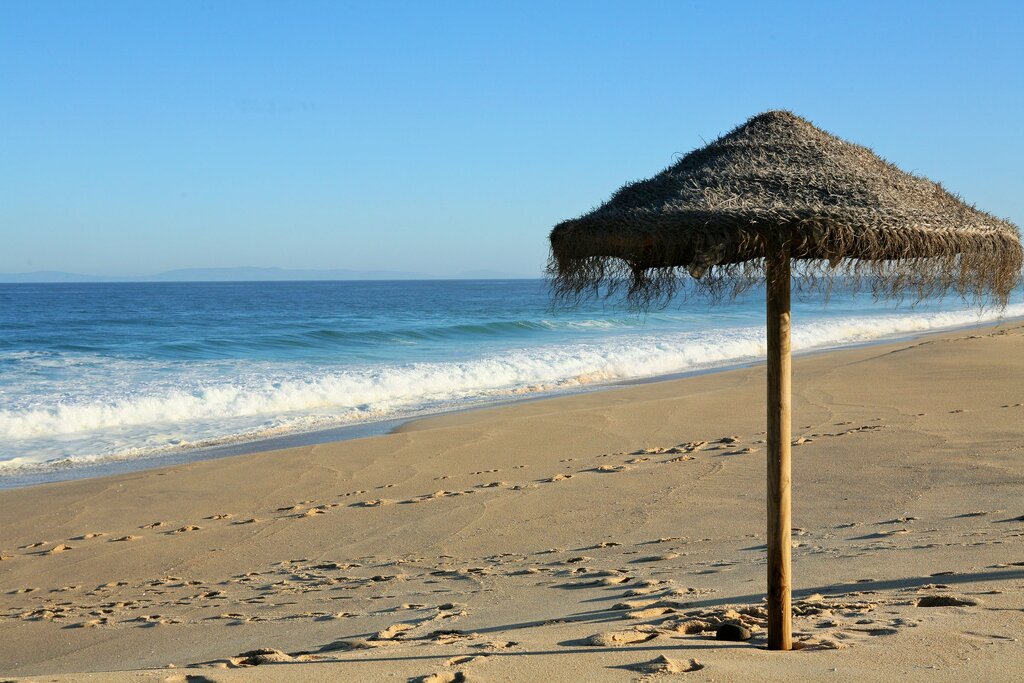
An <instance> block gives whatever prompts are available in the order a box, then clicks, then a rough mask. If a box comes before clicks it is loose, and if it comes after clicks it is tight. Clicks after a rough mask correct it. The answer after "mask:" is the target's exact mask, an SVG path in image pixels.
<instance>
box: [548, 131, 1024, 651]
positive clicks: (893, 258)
mask: <svg viewBox="0 0 1024 683" xmlns="http://www.w3.org/2000/svg"><path fill="white" fill-rule="evenodd" d="M1022 259H1024V253H1022V250H1021V244H1020V235H1019V233H1018V231H1017V229H1016V227H1015V226H1014V225H1013V224H1011V223H1009V222H1008V221H1004V220H1000V219H998V218H995V217H994V216H991V215H989V214H987V213H984V212H983V211H979V210H977V209H975V208H974V207H972V206H968V205H966V204H964V203H963V202H962V201H961V200H960V199H959V198H957V197H956V196H954V195H952V194H950V193H949V192H947V191H946V190H944V189H942V187H941V186H940V185H939V184H937V183H934V182H932V181H930V180H928V179H926V178H922V177H920V176H916V175H912V174H910V173H906V172H905V171H901V170H900V169H898V168H896V167H895V166H893V165H892V164H890V163H888V162H886V161H884V160H883V159H881V158H879V157H878V156H876V155H875V154H874V153H873V152H872V151H871V150H869V149H867V148H866V147H861V146H859V145H854V144H851V143H849V142H846V141H844V140H841V139H839V138H837V137H835V136H833V135H830V134H829V133H826V132H825V131H822V130H820V129H818V128H816V127H814V126H813V125H812V124H811V123H810V122H808V121H805V120H804V119H802V118H800V117H798V116H795V115H794V114H791V113H789V112H785V111H770V112H766V113H764V114H759V115H758V116H755V117H753V118H751V119H750V120H749V121H747V122H746V123H745V124H743V125H742V126H740V127H738V128H736V129H735V130H733V131H732V132H730V133H728V134H727V135H724V136H722V137H721V138H719V139H717V140H715V141H714V142H712V143H711V144H709V145H707V146H705V147H703V148H701V149H698V150H695V151H693V152H691V153H689V154H687V155H686V156H685V157H683V158H682V159H680V160H679V161H678V162H677V163H675V164H673V165H672V166H670V167H669V168H667V169H665V170H664V171H662V172H661V173H659V174H658V175H656V176H654V177H653V178H650V179H649V180H643V181H640V182H635V183H630V184H628V185H626V186H624V187H623V188H622V189H620V190H619V191H618V192H616V193H615V194H614V195H613V196H612V198H611V199H609V200H608V201H607V202H606V203H604V204H603V205H601V206H599V207H598V208H596V209H594V210H593V211H591V212H590V213H588V214H586V215H584V216H581V217H579V218H574V219H572V220H568V221H565V222H563V223H559V224H558V225H557V226H555V228H554V230H552V231H551V261H550V265H549V273H550V275H551V276H552V278H553V288H554V291H555V294H556V295H558V296H559V297H561V298H563V299H575V298H578V297H585V296H588V295H596V294H598V293H604V294H606V295H612V294H614V293H615V292H617V291H620V290H623V289H624V290H625V293H626V295H627V297H628V299H629V300H630V301H631V302H633V303H634V304H637V305H646V304H649V303H651V302H652V301H666V300H667V299H668V298H669V297H670V296H671V295H672V294H674V293H675V292H676V291H677V290H678V289H679V288H680V287H682V286H683V285H689V286H688V287H687V288H686V289H687V291H689V290H690V289H695V290H696V291H698V292H704V293H707V294H710V295H712V296H713V297H715V296H721V295H723V294H735V293H737V292H740V291H742V290H744V289H746V288H747V287H749V286H751V285H753V284H757V283H763V284H764V285H765V291H766V299H767V333H768V335H767V336H768V397H767V399H768V400H767V408H768V438H767V442H768V454H767V455H768V457H767V460H768V646H769V647H770V648H772V649H780V650H788V649H790V648H791V638H792V627H791V616H790V612H791V607H790V592H791V590H790V571H789V569H790V547H791V541H790V528H791V519H790V438H791V431H790V393H791V392H790V339H789V336H790V280H791V269H792V268H794V267H795V269H796V271H797V274H798V275H801V276H802V277H801V278H800V279H799V280H798V282H800V283H801V284H804V285H809V286H810V287H809V288H811V289H813V288H815V287H825V288H827V286H828V285H830V284H831V281H832V278H834V277H835V276H836V275H844V276H849V277H850V282H851V283H852V285H853V286H855V287H857V286H861V285H865V284H866V285H867V286H869V287H870V288H871V289H872V290H873V292H874V293H875V294H876V295H880V296H901V295H904V294H910V295H911V296H913V297H914V298H915V299H923V298H925V297H928V296H932V295H937V294H943V293H946V292H949V291H953V292H956V293H957V294H959V295H961V296H963V297H965V298H970V299H974V300H977V301H978V302H983V301H985V300H987V299H993V300H995V301H996V302H997V303H998V304H1000V305H1005V304H1006V301H1007V298H1008V297H1009V294H1010V290H1011V289H1013V287H1014V285H1015V284H1016V283H1017V281H1018V280H1019V278H1020V275H1021V263H1022Z"/></svg>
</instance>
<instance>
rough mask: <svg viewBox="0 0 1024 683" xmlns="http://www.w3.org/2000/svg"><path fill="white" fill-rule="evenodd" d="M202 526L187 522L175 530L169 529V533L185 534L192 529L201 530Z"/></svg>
mask: <svg viewBox="0 0 1024 683" xmlns="http://www.w3.org/2000/svg"><path fill="white" fill-rule="evenodd" d="M201 528H202V527H198V526H196V525H195V524H186V525H185V526H183V527H180V528H178V529H174V530H173V531H168V532H167V533H168V534H185V533H188V532H190V531H199V530H200V529H201Z"/></svg>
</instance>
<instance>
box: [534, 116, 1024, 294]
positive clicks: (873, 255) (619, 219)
mask: <svg viewBox="0 0 1024 683" xmlns="http://www.w3.org/2000/svg"><path fill="white" fill-rule="evenodd" d="M773 238H784V239H786V240H788V241H790V255H791V257H792V258H793V259H796V260H797V262H796V263H795V264H794V266H795V267H796V268H797V269H798V271H799V272H800V274H801V275H803V276H805V277H803V278H801V280H802V282H803V283H804V284H808V283H810V284H811V285H815V284H822V283H825V284H827V283H828V282H829V280H830V278H831V276H834V275H836V274H843V275H851V276H854V278H853V279H854V281H855V282H858V283H859V282H860V280H861V279H862V276H864V275H869V276H870V277H868V278H867V279H866V284H868V285H869V286H870V287H871V288H873V289H874V291H875V292H876V293H879V294H882V295H889V294H902V293H909V294H911V295H912V296H914V297H916V298H925V297H928V296H931V295H934V294H939V293H943V292H945V291H947V290H953V291H955V292H957V293H959V294H961V295H963V296H966V297H969V298H981V297H984V296H985V295H987V294H991V295H994V297H995V298H996V299H997V300H998V301H999V302H1001V303H1005V301H1006V298H1007V296H1008V294H1009V292H1010V290H1011V289H1012V287H1013V285H1014V283H1015V282H1016V281H1017V279H1018V277H1019V276H1020V269H1021V246H1020V237H1019V235H1018V232H1017V230H1016V228H1015V227H1014V226H1013V225H1012V224H1011V223H1009V222H1007V221H1004V220H1000V219H998V218H995V217H994V216H991V215H989V214H987V213H984V212H982V211H979V210H977V209H975V208H974V207H972V206H968V205H966V204H964V203H963V202H962V201H960V199H959V198H958V197H956V196H954V195H952V194H950V193H949V192H947V191H946V190H944V189H943V188H942V186H941V185H939V184H937V183H934V182H932V181H930V180H928V179H926V178H922V177H921V176H916V175H912V174H910V173H906V172H905V171H902V170H900V169H899V168H897V167H896V166H893V165H892V164H890V163H888V162H886V161H885V160H883V159H881V158H879V157H878V156H877V155H875V154H874V153H873V152H872V151H871V150H869V149H867V148H866V147H861V146H859V145H855V144H851V143H849V142H846V141H845V140H841V139H839V138H837V137H835V136H833V135H830V134H829V133H826V132H825V131H823V130H821V129H819V128H816V127H815V126H813V125H812V124H811V123H810V122H808V121H806V120H804V119H802V118H800V117H798V116H795V115H794V114H791V113H790V112H786V111H770V112H766V113H764V114H759V115H757V116H755V117H753V118H751V119H750V120H749V121H747V122H746V123H745V124H743V125H742V126H740V127H738V128H736V129H735V130H733V131H732V132H730V133H728V134H727V135H724V136H723V137H721V138H719V139H718V140H715V141H714V142H712V143H711V144H709V145H707V146H706V147H702V148H701V149H698V150H695V151H693V152H690V153H689V154H687V155H686V156H685V157H683V158H682V159H680V160H679V161H678V162H676V163H675V164H673V165H672V166H670V167H668V168H667V169H665V170H664V171H662V172H661V173H659V174H658V175H656V176H654V177H653V178H650V179H648V180H641V181H639V182H635V183H629V184H627V185H625V186H624V187H623V188H622V189H620V190H619V191H618V192H616V193H615V194H614V195H613V196H612V198H611V199H609V200H608V201H607V202H606V203H604V204H603V205H601V206H600V207H598V208H596V209H594V210H593V211H591V212H590V213H588V214H586V215H584V216H581V217H579V218H574V219H571V220H567V221H564V222H562V223H559V224H558V225H557V226H555V229H554V230H552V231H551V264H550V272H551V274H552V275H553V276H554V287H555V291H556V293H557V294H559V295H562V296H565V297H572V296H574V295H579V294H583V295H586V294H587V293H590V292H594V291H596V290H598V289H599V288H602V287H606V288H609V289H610V291H611V292H612V293H614V291H616V290H618V289H620V288H623V287H625V288H626V290H627V292H628V294H629V295H630V297H631V298H632V299H633V301H635V302H639V303H648V302H650V301H651V300H653V299H657V298H659V297H661V296H663V295H670V294H672V293H673V291H674V290H675V289H676V288H677V287H678V286H679V285H682V284H683V283H690V284H691V285H693V286H695V287H696V288H697V289H699V290H703V291H705V292H709V293H712V294H715V295H718V294H722V293H723V292H724V293H736V292H738V291H740V290H742V289H744V288H746V287H748V286H749V285H751V284H754V283H758V282H764V270H765V264H764V259H765V256H766V255H767V243H768V241H769V240H771V239H773ZM823 264H827V265H828V266H830V267H828V268H825V267H822V266H823ZM690 276H693V277H692V278H691V277H690Z"/></svg>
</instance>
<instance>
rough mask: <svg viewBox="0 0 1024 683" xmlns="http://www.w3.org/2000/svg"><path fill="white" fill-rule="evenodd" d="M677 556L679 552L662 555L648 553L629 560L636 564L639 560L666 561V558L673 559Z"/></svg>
mask: <svg viewBox="0 0 1024 683" xmlns="http://www.w3.org/2000/svg"><path fill="white" fill-rule="evenodd" d="M678 557H679V553H664V554H662V555H650V556H648V557H638V558H636V559H635V560H630V562H632V563H634V564H636V563H639V562H666V561H668V560H674V559H676V558H678Z"/></svg>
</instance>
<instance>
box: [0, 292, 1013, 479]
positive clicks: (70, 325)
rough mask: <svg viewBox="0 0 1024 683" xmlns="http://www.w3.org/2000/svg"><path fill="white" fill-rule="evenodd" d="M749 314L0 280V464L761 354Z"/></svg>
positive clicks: (111, 451)
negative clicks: (640, 312)
mask: <svg viewBox="0 0 1024 683" xmlns="http://www.w3.org/2000/svg"><path fill="white" fill-rule="evenodd" d="M763 315H764V314H763V302H762V295H761V293H760V292H751V293H750V294H749V295H748V296H745V297H743V298H740V299H738V300H736V301H732V302H726V303H722V304H718V305H715V306H711V305H708V304H707V303H705V302H701V301H691V302H688V303H684V304H678V305H674V306H672V307H669V308H667V309H665V310H661V311H656V312H652V313H648V314H646V315H638V314H635V313H630V312H628V311H625V310H623V309H622V308H620V307H616V306H606V305H602V304H601V303H591V304H588V305H585V306H583V307H581V308H579V309H577V310H574V311H572V312H565V311H553V310H552V309H551V307H550V301H549V297H548V292H547V290H546V288H545V286H544V283H543V282H541V281H539V280H536V281H534V280H509V281H497V280H488V281H419V282H416V281H401V282H262V283H102V284H31V285H30V284H23V285H2V284H0V476H3V475H4V474H7V475H10V474H19V473H21V474H23V473H25V472H38V471H41V470H46V469H47V468H54V467H60V468H67V467H69V466H70V467H77V466H82V467H86V466H89V465H90V464H96V463H101V462H109V461H112V460H132V459H139V458H147V457H152V456H154V455H159V454H166V453H187V452H189V451H191V450H195V449H199V448H203V447H208V446H214V445H221V444H230V443H237V442H243V441H248V440H256V439H264V438H269V437H275V436H280V435H287V434H295V433H299V432H308V431H313V430H321V429H330V428H335V427H339V426H343V425H350V424H360V423H369V422H374V421H382V420H390V419H395V418H402V417H407V416H412V415H420V414H425V413H432V412H438V411H443V410H450V409H456V408H463V407H468V406H473V405H480V404H484V403H488V402H494V401H502V400H509V399H513V398H517V397H522V396H538V395H544V394H551V393H557V392H565V391H572V390H578V389H581V388H586V387H593V386H599V385H601V384H607V383H612V382H617V381H622V380H633V379H640V378H646V377H653V376H660V375H666V374H673V373H680V372H687V371H694V370H701V369H706V368H710V367H716V366H721V365H728V364H735V363H739V362H745V361H752V360H757V359H758V358H760V357H763V355H764V331H763ZM1004 315H1006V316H1014V317H1016V316H1021V315H1024V304H1022V303H1021V296H1020V293H1019V292H1018V293H1017V294H1015V297H1014V299H1013V303H1011V305H1010V307H1009V308H1008V309H1007V310H1006V311H1005V312H1004ZM996 317H998V312H997V311H985V312H979V311H978V310H977V309H976V308H971V307H970V306H968V305H967V304H964V303H963V302H960V301H957V300H949V301H944V302H930V303H926V304H922V305H919V306H917V307H906V306H905V307H897V306H896V305H894V304H891V303H888V304H886V303H876V302H872V301H871V298H870V296H850V295H848V294H847V295H844V294H841V293H839V294H835V295H833V297H832V298H831V300H830V303H829V305H828V306H827V307H824V306H822V305H821V304H820V303H815V302H810V303H797V304H795V306H794V348H795V349H797V350H807V349H814V348H823V347H831V346H836V345H842V344H849V343H855V342H865V341H871V340H874V339H880V338H884V337H888V336H893V335H901V334H909V333H915V332H922V331H928V330H934V329H942V328H946V327H954V326H959V325H968V324H974V323H977V322H983V321H985V320H992V319H995V318H996Z"/></svg>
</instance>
